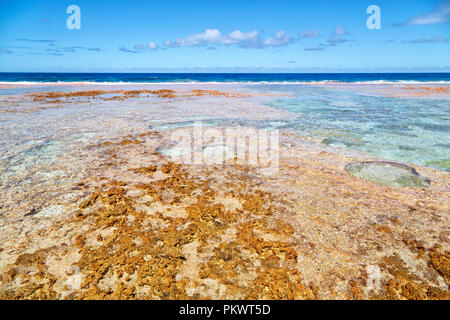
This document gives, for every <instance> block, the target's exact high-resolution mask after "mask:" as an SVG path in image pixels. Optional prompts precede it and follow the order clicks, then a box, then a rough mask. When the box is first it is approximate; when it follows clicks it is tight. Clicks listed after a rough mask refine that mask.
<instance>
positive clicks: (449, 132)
mask: <svg viewBox="0 0 450 320" xmlns="http://www.w3.org/2000/svg"><path fill="white" fill-rule="evenodd" d="M261 89H262V90H263V91H273V90H279V91H283V92H286V93H289V94H290V95H292V97H290V98H282V99H277V100H275V101H272V102H270V103H269V104H270V105H271V106H273V107H276V108H280V109H285V110H289V111H292V112H295V113H297V114H298V117H296V118H293V119H291V120H290V121H286V122H282V123H277V124H276V126H277V127H278V128H290V129H293V130H295V131H298V132H300V133H302V134H304V135H309V136H314V137H320V138H322V139H323V140H322V143H324V144H327V145H330V146H334V147H344V148H350V149H353V150H357V151H361V152H365V153H369V154H373V155H375V156H378V157H380V158H384V159H391V160H399V161H406V162H411V163H416V164H420V165H426V166H431V167H435V168H438V169H442V170H446V171H450V101H449V100H434V99H415V98H408V99H407V98H391V97H385V96H374V95H363V94H355V93H351V92H348V91H343V90H337V89H332V88H323V87H311V86H289V85H286V86H270V87H269V86H266V87H264V88H261Z"/></svg>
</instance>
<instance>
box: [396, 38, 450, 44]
mask: <svg viewBox="0 0 450 320" xmlns="http://www.w3.org/2000/svg"><path fill="white" fill-rule="evenodd" d="M438 42H448V39H447V38H446V37H434V38H418V39H413V40H407V41H403V43H438Z"/></svg>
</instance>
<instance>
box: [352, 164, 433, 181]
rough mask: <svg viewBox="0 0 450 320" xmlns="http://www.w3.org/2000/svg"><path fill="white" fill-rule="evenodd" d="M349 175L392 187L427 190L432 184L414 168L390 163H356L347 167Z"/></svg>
mask: <svg viewBox="0 0 450 320" xmlns="http://www.w3.org/2000/svg"><path fill="white" fill-rule="evenodd" d="M345 171H347V172H348V173H350V174H352V175H354V176H357V177H360V178H363V179H366V180H369V181H371V182H375V183H378V184H382V185H386V186H391V187H410V188H425V187H428V186H429V184H430V180H429V179H428V178H425V177H422V176H420V175H419V173H418V172H417V171H416V170H415V169H414V168H412V167H410V166H407V165H405V164H401V163H396V162H389V161H371V162H355V163H351V164H348V165H346V166H345Z"/></svg>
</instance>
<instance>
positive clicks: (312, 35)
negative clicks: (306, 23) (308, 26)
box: [300, 30, 320, 38]
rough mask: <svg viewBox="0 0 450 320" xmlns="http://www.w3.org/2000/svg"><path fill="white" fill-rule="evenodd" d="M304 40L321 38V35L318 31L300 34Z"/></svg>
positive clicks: (307, 31)
mask: <svg viewBox="0 0 450 320" xmlns="http://www.w3.org/2000/svg"><path fill="white" fill-rule="evenodd" d="M300 36H301V37H302V38H318V37H320V33H319V31H318V30H306V31H303V32H302V33H300Z"/></svg>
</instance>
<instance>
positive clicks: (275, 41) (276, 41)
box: [263, 30, 292, 47]
mask: <svg viewBox="0 0 450 320" xmlns="http://www.w3.org/2000/svg"><path fill="white" fill-rule="evenodd" d="M291 42H292V40H291V38H289V37H288V36H287V35H286V32H284V31H283V30H281V31H278V32H277V33H275V36H274V37H273V38H268V39H266V40H264V42H263V45H264V46H266V47H284V46H287V45H288V44H290V43H291Z"/></svg>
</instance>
